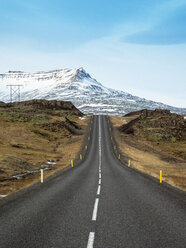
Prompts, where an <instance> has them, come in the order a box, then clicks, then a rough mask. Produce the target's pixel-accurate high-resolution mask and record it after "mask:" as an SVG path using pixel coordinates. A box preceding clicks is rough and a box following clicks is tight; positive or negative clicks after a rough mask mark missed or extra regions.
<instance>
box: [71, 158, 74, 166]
mask: <svg viewBox="0 0 186 248" xmlns="http://www.w3.org/2000/svg"><path fill="white" fill-rule="evenodd" d="M71 167H72V168H73V167H74V163H73V160H71Z"/></svg>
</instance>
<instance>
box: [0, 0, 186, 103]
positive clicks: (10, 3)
mask: <svg viewBox="0 0 186 248" xmlns="http://www.w3.org/2000/svg"><path fill="white" fill-rule="evenodd" d="M0 6H1V11H0V72H5V71H8V70H24V71H30V72H33V71H39V70H51V69H57V68H67V67H68V68H74V67H75V68H76V67H84V68H85V69H86V70H87V71H88V72H89V73H90V74H91V75H92V76H93V77H95V78H96V79H97V80H98V81H100V82H101V83H103V84H104V85H105V86H108V87H112V88H115V89H121V90H124V91H126V92H129V93H132V94H135V95H138V96H141V97H145V98H147V99H152V100H156V101H161V102H164V103H167V104H170V105H174V106H180V107H186V96H185V92H186V0H156V1H155V0H140V1H139V0H130V1H128V0H127V1H125V0H117V1H113V0H109V1H108V0H107V1H106V0H99V1H98V0H94V1H93V0H89V1H87V0H79V1H76V0H73V1H72V0H68V1H63V0H52V1H51V0H50V1H49V0H40V1H38V0H24V1H23V0H0Z"/></svg>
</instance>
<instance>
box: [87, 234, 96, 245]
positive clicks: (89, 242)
mask: <svg viewBox="0 0 186 248" xmlns="http://www.w3.org/2000/svg"><path fill="white" fill-rule="evenodd" d="M94 238H95V233H94V232H90V233H89V237H88V244H87V248H93V246H94Z"/></svg>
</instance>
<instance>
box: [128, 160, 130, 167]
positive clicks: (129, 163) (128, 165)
mask: <svg viewBox="0 0 186 248" xmlns="http://www.w3.org/2000/svg"><path fill="white" fill-rule="evenodd" d="M128 167H130V159H129V161H128Z"/></svg>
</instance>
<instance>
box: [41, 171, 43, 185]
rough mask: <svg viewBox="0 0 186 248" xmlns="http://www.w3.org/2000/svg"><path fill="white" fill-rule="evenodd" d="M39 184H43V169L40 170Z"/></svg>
mask: <svg viewBox="0 0 186 248" xmlns="http://www.w3.org/2000/svg"><path fill="white" fill-rule="evenodd" d="M41 183H43V169H41Z"/></svg>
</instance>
